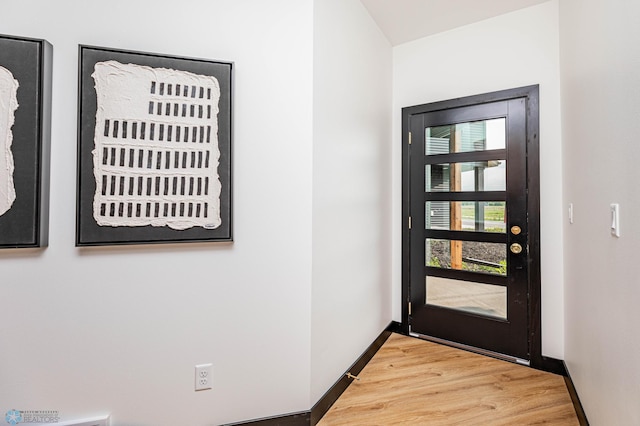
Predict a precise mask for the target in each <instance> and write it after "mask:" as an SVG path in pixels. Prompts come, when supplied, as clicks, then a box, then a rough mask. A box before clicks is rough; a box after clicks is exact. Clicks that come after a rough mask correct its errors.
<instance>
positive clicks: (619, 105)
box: [560, 0, 640, 425]
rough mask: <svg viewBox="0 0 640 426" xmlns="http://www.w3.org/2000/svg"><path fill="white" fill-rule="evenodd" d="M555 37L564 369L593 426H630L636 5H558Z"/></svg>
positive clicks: (636, 204)
mask: <svg viewBox="0 0 640 426" xmlns="http://www.w3.org/2000/svg"><path fill="white" fill-rule="evenodd" d="M560 36H561V45H560V46H561V57H562V68H561V69H562V74H561V75H562V116H563V146H564V155H563V158H564V166H563V167H564V174H565V179H564V182H565V196H564V201H565V207H566V206H567V205H568V204H569V203H573V205H574V212H575V215H574V223H573V224H572V225H569V224H567V225H566V226H565V252H564V257H565V262H566V263H565V286H566V290H565V291H566V293H565V300H566V318H565V323H566V350H565V355H566V363H567V366H568V369H569V372H570V374H571V377H572V379H573V381H574V383H575V385H576V388H577V390H578V394H579V396H580V399H581V401H582V404H583V406H584V409H585V411H586V414H587V417H588V419H589V421H590V423H591V424H592V425H637V424H640V407H639V406H638V397H639V396H640V365H639V364H638V359H640V339H638V324H640V309H638V300H640V286H639V280H638V269H637V263H638V248H639V244H638V242H639V241H640V223H639V222H638V218H639V217H640V197H639V196H638V195H639V191H638V181H640V168H638V159H639V158H640V144H639V143H638V137H639V135H640V120H639V118H638V117H640V45H639V44H638V40H640V4H639V3H638V2H630V1H625V0H607V1H604V0H562V1H561V2H560ZM611 203H619V204H620V209H621V211H620V215H621V232H622V234H621V236H620V238H616V237H612V236H611V235H610V232H609V226H610V216H609V204H611ZM565 220H566V219H565Z"/></svg>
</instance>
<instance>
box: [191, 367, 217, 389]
mask: <svg viewBox="0 0 640 426" xmlns="http://www.w3.org/2000/svg"><path fill="white" fill-rule="evenodd" d="M212 383H213V365H212V364H199V365H196V377H195V390H196V391H201V390H207V389H211V387H212V386H211V385H212Z"/></svg>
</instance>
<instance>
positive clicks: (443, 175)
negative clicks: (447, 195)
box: [424, 160, 507, 192]
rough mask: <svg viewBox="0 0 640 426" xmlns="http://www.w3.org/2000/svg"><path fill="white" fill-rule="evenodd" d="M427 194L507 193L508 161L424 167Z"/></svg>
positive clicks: (428, 165)
mask: <svg viewBox="0 0 640 426" xmlns="http://www.w3.org/2000/svg"><path fill="white" fill-rule="evenodd" d="M424 167H425V170H424V175H425V191H426V192H460V191H475V192H482V191H505V190H506V181H507V179H506V178H507V173H506V170H507V160H491V161H474V162H469V163H445V164H427V165H425V166H424Z"/></svg>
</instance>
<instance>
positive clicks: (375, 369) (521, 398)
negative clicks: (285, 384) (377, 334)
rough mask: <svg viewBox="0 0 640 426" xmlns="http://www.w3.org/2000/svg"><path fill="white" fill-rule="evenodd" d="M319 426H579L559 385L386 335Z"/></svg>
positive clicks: (557, 380) (526, 371) (545, 376)
mask: <svg viewBox="0 0 640 426" xmlns="http://www.w3.org/2000/svg"><path fill="white" fill-rule="evenodd" d="M358 377H359V378H360V380H354V381H353V382H352V383H351V385H350V386H349V387H348V388H347V390H346V391H345V392H344V393H343V394H342V396H341V397H340V398H339V399H338V400H337V401H336V403H335V404H334V405H333V406H332V407H331V409H330V410H329V411H328V412H327V414H325V416H324V417H323V418H322V419H321V421H320V422H319V423H318V425H319V426H332V425H368V426H373V425H434V426H438V425H447V426H449V425H483V426H484V425H540V424H550V425H579V422H578V419H577V416H576V413H575V410H574V407H573V404H572V402H571V397H570V396H569V392H568V391H567V388H566V385H565V382H564V378H563V377H561V376H557V375H555V374H551V373H545V372H542V371H538V370H534V369H532V368H528V367H524V366H521V365H517V364H512V363H509V362H506V361H500V360H497V359H493V358H489V357H486V356H482V355H477V354H474V353H470V352H467V351H463V350H460V349H454V348H450V347H448V346H443V345H439V344H436V343H432V342H427V341H424V340H420V339H415V338H412V337H407V336H403V335H399V334H392V335H391V336H390V337H389V339H388V340H387V341H386V342H385V344H384V345H383V346H382V348H381V349H380V350H379V351H378V353H377V354H376V355H375V356H374V357H373V359H372V360H371V361H370V362H369V364H367V366H366V367H365V368H364V369H363V370H362V371H361V372H360V374H359V375H358Z"/></svg>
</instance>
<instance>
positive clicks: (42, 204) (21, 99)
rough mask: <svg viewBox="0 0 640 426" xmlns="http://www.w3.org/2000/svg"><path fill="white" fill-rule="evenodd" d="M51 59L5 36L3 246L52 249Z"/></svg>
mask: <svg viewBox="0 0 640 426" xmlns="http://www.w3.org/2000/svg"><path fill="white" fill-rule="evenodd" d="M52 56H53V48H52V46H51V44H49V43H48V42H47V41H45V40H39V39H31V38H21V37H15V36H9V35H0V248H30V247H31V248H33V247H46V246H47V245H48V235H49V158H50V140H51V76H52V73H51V67H52Z"/></svg>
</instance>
